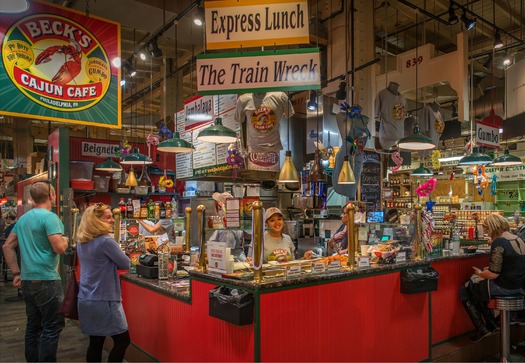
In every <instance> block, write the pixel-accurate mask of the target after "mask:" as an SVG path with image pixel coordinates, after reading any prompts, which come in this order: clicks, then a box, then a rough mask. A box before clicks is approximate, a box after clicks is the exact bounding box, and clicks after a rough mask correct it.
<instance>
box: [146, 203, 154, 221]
mask: <svg viewBox="0 0 525 363" xmlns="http://www.w3.org/2000/svg"><path fill="white" fill-rule="evenodd" d="M153 218H155V204H153V200H152V199H150V200H149V202H148V219H153Z"/></svg>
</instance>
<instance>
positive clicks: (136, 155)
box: [120, 147, 153, 165]
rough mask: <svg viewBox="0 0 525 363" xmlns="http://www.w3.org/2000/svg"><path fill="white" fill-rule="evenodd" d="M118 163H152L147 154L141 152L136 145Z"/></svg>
mask: <svg viewBox="0 0 525 363" xmlns="http://www.w3.org/2000/svg"><path fill="white" fill-rule="evenodd" d="M120 163H121V164H124V165H149V164H153V161H152V160H151V158H150V157H149V156H146V155H144V154H141V153H140V151H139V148H138V147H136V148H134V149H133V152H132V153H131V154H129V155H126V156H124V157H123V158H122V160H121V161H120Z"/></svg>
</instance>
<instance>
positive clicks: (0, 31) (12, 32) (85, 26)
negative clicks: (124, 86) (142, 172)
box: [0, 0, 121, 128]
mask: <svg viewBox="0 0 525 363" xmlns="http://www.w3.org/2000/svg"><path fill="white" fill-rule="evenodd" d="M119 39H120V25H119V24H117V23H113V22H109V21H107V20H103V19H100V18H97V17H93V16H90V17H86V16H85V15H84V14H82V13H80V12H76V11H72V10H69V9H66V8H62V7H58V6H55V5H52V4H47V3H44V2H40V1H36V0H35V1H32V2H30V6H29V9H28V10H27V11H26V12H24V13H20V14H1V16H0V41H1V48H0V49H1V50H0V51H1V63H0V82H1V85H2V86H1V87H0V114H5V115H12V116H23V117H32V118H37V119H44V120H52V121H62V122H68V123H79V124H88V125H94V126H106V127H112V128H120V127H121V116H120V114H121V112H120V99H121V94H120V71H119V69H118V68H115V67H114V66H113V65H112V63H111V60H112V59H113V58H115V57H120V43H119Z"/></svg>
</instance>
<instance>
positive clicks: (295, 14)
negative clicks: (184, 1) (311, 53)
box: [204, 0, 310, 49]
mask: <svg viewBox="0 0 525 363" xmlns="http://www.w3.org/2000/svg"><path fill="white" fill-rule="evenodd" d="M204 6H205V18H206V48H207V49H225V48H247V47H260V46H264V45H268V46H274V45H284V44H301V43H303V44H305V43H308V42H309V39H310V36H309V31H308V2H307V1H293V0H250V1H238V0H227V1H206V2H205V3H204Z"/></svg>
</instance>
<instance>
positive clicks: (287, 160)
mask: <svg viewBox="0 0 525 363" xmlns="http://www.w3.org/2000/svg"><path fill="white" fill-rule="evenodd" d="M287 104H288V106H287V107H288V113H287V116H288V118H287V120H286V121H287V127H286V130H287V136H286V137H287V140H288V141H287V142H286V147H287V148H288V150H286V153H285V157H284V163H283V166H282V167H281V171H280V172H279V179H277V181H278V182H279V183H299V174H298V173H297V169H296V168H295V165H294V163H293V160H292V151H291V150H290V100H289V99H288V103H287Z"/></svg>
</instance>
